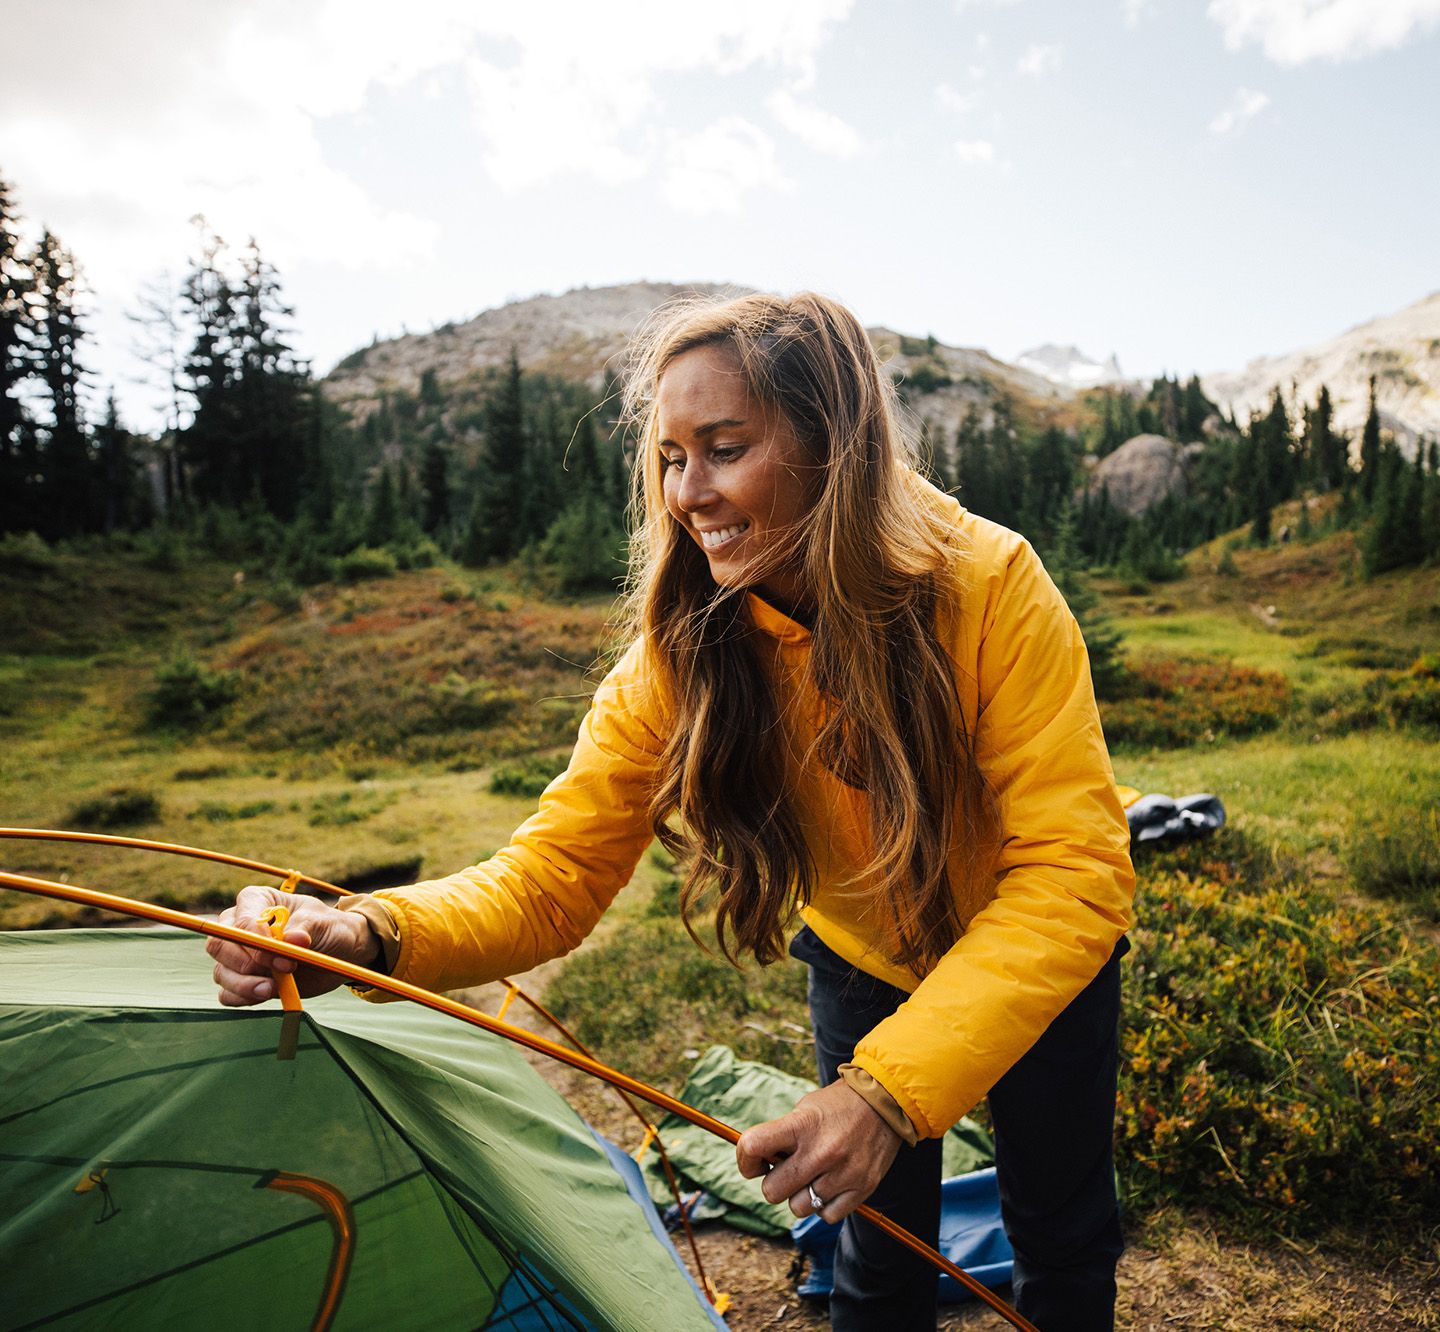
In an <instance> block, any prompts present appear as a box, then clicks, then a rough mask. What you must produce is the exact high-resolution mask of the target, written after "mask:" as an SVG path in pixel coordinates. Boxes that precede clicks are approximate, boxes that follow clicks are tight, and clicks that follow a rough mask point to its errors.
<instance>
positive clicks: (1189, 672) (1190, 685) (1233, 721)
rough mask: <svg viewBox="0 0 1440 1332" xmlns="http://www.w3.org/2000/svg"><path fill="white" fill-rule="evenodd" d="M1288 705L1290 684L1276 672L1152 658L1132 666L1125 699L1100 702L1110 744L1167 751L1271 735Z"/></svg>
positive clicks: (1210, 661)
mask: <svg viewBox="0 0 1440 1332" xmlns="http://www.w3.org/2000/svg"><path fill="white" fill-rule="evenodd" d="M1290 701H1291V691H1290V685H1289V682H1288V681H1287V680H1286V679H1285V677H1284V676H1283V675H1280V674H1278V673H1276V672H1274V671H1257V670H1252V669H1250V668H1249V667H1246V666H1236V665H1235V664H1234V663H1233V662H1230V661H1216V660H1213V659H1205V660H1197V659H1191V658H1186V657H1161V656H1150V657H1142V658H1138V659H1136V660H1135V661H1133V662H1131V663H1130V665H1129V679H1128V682H1127V685H1126V688H1125V691H1124V693H1123V695H1122V696H1121V697H1119V698H1114V699H1109V700H1106V701H1104V702H1102V703H1101V706H1100V714H1101V717H1102V719H1103V720H1104V723H1105V736H1106V739H1107V740H1108V741H1109V742H1110V743H1111V744H1130V745H1146V746H1151V747H1155V748H1166V747H1176V746H1180V745H1191V744H1196V743H1198V742H1202V741H1203V742H1209V741H1214V740H1217V739H1220V738H1221V737H1222V736H1223V737H1228V738H1234V737H1237V736H1245V735H1255V734H1257V733H1258V732H1261V731H1268V730H1272V729H1274V728H1275V727H1276V726H1278V725H1279V724H1280V723H1281V722H1282V721H1283V720H1284V719H1285V717H1286V715H1287V713H1288V711H1289V707H1290Z"/></svg>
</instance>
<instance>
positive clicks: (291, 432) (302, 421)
mask: <svg viewBox="0 0 1440 1332" xmlns="http://www.w3.org/2000/svg"><path fill="white" fill-rule="evenodd" d="M293 314H294V310H293V309H292V307H290V306H288V305H286V304H285V303H284V301H283V300H282V299H281V296H280V279H279V274H278V273H277V272H276V270H275V268H274V266H273V265H272V264H269V263H267V262H266V261H265V259H264V258H263V257H262V256H261V253H260V247H259V246H258V245H257V244H256V242H255V240H254V239H253V238H252V239H251V241H250V244H249V245H248V246H247V247H246V250H245V254H244V256H243V257H242V260H241V280H240V284H239V286H238V287H237V288H236V290H235V328H234V333H233V342H234V344H235V364H236V369H237V373H236V375H235V378H234V381H233V385H232V389H231V395H230V396H231V397H232V399H233V406H232V408H231V410H230V411H229V412H228V413H227V418H228V421H229V422H231V423H233V426H234V432H235V433H234V439H233V444H232V447H233V448H234V450H235V452H236V453H237V455H238V457H239V458H240V460H241V462H242V465H243V467H244V468H245V470H246V473H247V475H246V476H244V477H242V478H240V484H239V486H238V487H237V490H236V491H235V492H232V494H231V495H230V496H229V498H230V500H231V502H236V501H238V500H241V499H243V498H244V497H245V496H246V495H247V494H250V493H256V492H258V493H259V495H260V497H261V499H262V501H263V503H264V505H265V507H266V508H267V509H268V510H269V512H271V513H273V514H275V515H276V516H277V517H279V518H281V519H285V520H288V519H290V518H293V517H294V516H295V514H296V512H297V511H298V510H299V507H300V490H301V483H302V481H303V479H304V477H305V474H306V472H307V471H308V470H310V469H311V468H312V467H313V465H314V459H313V458H312V457H311V456H310V455H311V453H312V451H313V449H314V448H315V446H316V439H315V429H314V420H313V415H314V410H315V408H314V400H313V390H312V388H311V385H310V375H309V367H308V366H306V365H305V364H304V363H303V362H301V361H299V360H298V359H297V358H296V356H295V354H294V351H293V349H292V348H291V347H290V345H289V343H288V342H287V341H286V337H287V330H286V329H285V327H284V321H287V320H288V319H290V318H291V317H292V316H293Z"/></svg>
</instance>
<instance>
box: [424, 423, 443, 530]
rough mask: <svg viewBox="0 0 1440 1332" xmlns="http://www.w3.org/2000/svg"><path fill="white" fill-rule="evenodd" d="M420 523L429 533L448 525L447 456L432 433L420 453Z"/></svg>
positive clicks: (436, 436)
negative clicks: (422, 451)
mask: <svg viewBox="0 0 1440 1332" xmlns="http://www.w3.org/2000/svg"><path fill="white" fill-rule="evenodd" d="M420 512H421V516H420V525H421V527H423V528H424V530H425V531H426V532H428V533H430V534H431V535H432V536H433V535H434V534H435V533H437V532H443V531H444V530H445V529H446V528H447V527H449V526H450V459H449V455H448V454H447V453H446V451H445V446H444V444H442V443H441V442H440V439H439V436H438V435H437V434H434V433H432V434H431V435H430V436H429V438H427V439H426V441H425V451H424V453H422V454H421V456H420Z"/></svg>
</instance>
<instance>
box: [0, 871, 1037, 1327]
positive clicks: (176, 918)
mask: <svg viewBox="0 0 1440 1332" xmlns="http://www.w3.org/2000/svg"><path fill="white" fill-rule="evenodd" d="M0 887H3V888H14V889H18V890H19V891H20V892H24V893H33V894H36V895H37V896H40V897H51V898H57V899H59V900H60V901H63V902H74V903H76V904H78V905H80V906H91V907H98V908H99V909H101V910H104V911H118V912H120V913H121V914H122V915H128V916H138V917H140V918H142V919H144V920H152V921H155V922H156V923H158V924H161V925H174V926H178V927H179V928H180V929H183V930H190V931H192V932H194V933H196V934H205V935H209V936H210V937H211V938H215V939H227V940H229V941H230V942H231V943H237V944H241V945H243V946H244V947H246V948H260V949H263V951H265V952H267V953H274V954H276V955H277V956H280V957H288V958H291V959H293V960H294V961H296V962H303V963H306V964H307V965H309V966H312V967H318V968H320V970H322V971H328V972H331V973H332V974H333V975H336V976H340V977H341V978H342V979H344V980H345V981H347V982H348V983H350V984H353V985H364V986H368V987H369V988H371V989H376V990H384V991H385V992H386V993H387V994H393V995H395V996H396V997H397V998H399V999H409V1000H410V1001H411V1002H412V1003H417V1004H420V1005H422V1006H423V1007H425V1008H433V1009H434V1010H435V1011H436V1012H437V1013H445V1014H447V1015H448V1016H450V1017H454V1018H459V1019H460V1021H462V1022H468V1023H469V1024H470V1025H471V1026H472V1027H479V1028H480V1029H481V1030H482V1031H488V1032H490V1033H491V1034H492V1035H495V1036H502V1037H504V1038H505V1039H507V1040H510V1041H513V1042H514V1043H515V1044H517V1045H522V1046H524V1047H525V1048H526V1049H528V1050H534V1051H535V1052H536V1053H538V1054H544V1055H549V1056H550V1058H552V1059H556V1060H558V1061H559V1062H560V1063H562V1064H568V1065H569V1066H570V1067H571V1068H574V1069H578V1070H579V1071H580V1072H582V1073H588V1074H590V1076H591V1077H595V1078H599V1079H600V1080H601V1081H602V1082H608V1083H609V1084H610V1085H611V1086H612V1087H618V1088H620V1089H621V1090H622V1091H627V1092H629V1093H630V1094H631V1095H632V1096H636V1097H638V1098H639V1099H640V1100H642V1101H648V1102H649V1103H650V1104H651V1105H654V1106H658V1107H659V1108H660V1109H662V1110H666V1111H668V1112H669V1113H671V1114H673V1115H676V1116H678V1117H679V1118H681V1119H684V1120H686V1121H688V1122H689V1123H691V1124H694V1125H695V1127H696V1128H701V1129H704V1130H705V1131H706V1132H707V1133H712V1134H714V1135H715V1136H716V1137H717V1138H723V1139H724V1140H725V1141H726V1142H728V1143H731V1144H732V1145H733V1144H734V1143H736V1142H738V1141H739V1139H740V1133H739V1130H737V1129H734V1128H732V1127H731V1126H730V1125H729V1124H726V1123H724V1122H722V1121H721V1120H718V1119H715V1118H712V1117H711V1116H710V1115H707V1114H705V1113H704V1112H703V1111H701V1110H696V1109H695V1108H694V1107H693V1106H690V1105H687V1104H686V1103H685V1102H684V1101H681V1100H679V1099H677V1098H676V1097H674V1096H671V1095H669V1094H668V1093H667V1092H663V1091H661V1090H660V1089H659V1088H658V1087H652V1086H650V1085H649V1084H648V1083H645V1082H641V1081H640V1080H639V1079H638V1078H632V1077H631V1076H630V1075H629V1074H628V1073H622V1072H621V1071H620V1070H619V1069H615V1068H611V1067H610V1066H609V1065H607V1064H604V1063H601V1062H600V1060H598V1059H594V1058H592V1057H590V1056H589V1055H583V1054H580V1053H579V1052H578V1051H576V1050H571V1049H568V1048H567V1047H566V1046H563V1045H560V1044H558V1043H557V1042H555V1041H552V1040H549V1039H548V1038H546V1037H544V1036H540V1035H537V1034H536V1033H535V1032H531V1031H526V1030H524V1029H523V1028H521V1027H516V1026H512V1025H511V1024H510V1023H508V1022H501V1021H498V1020H497V1019H495V1018H492V1017H491V1016H490V1015H489V1014H488V1013H481V1012H479V1011H478V1010H476V1009H473V1008H468V1007H467V1006H466V1005H464V1004H461V1003H457V1002H456V1001H455V1000H454V999H449V998H446V997H445V996H444V995H439V994H432V993H431V992H430V991H429V990H425V989H422V988H421V987H420V986H418V985H411V984H410V983H409V982H408V981H402V980H397V979H396V978H395V977H393V976H386V975H384V974H382V973H381V972H378V971H371V970H370V969H369V968H368V967H362V966H357V965H356V964H355V963H353V962H345V961H342V960H341V959H340V958H336V957H329V956H327V955H326V954H325V953H317V952H315V951H314V950H313V949H310V948H301V947H300V946H299V945H298V944H292V943H286V942H285V941H284V940H283V939H272V938H268V937H265V936H262V935H256V934H252V933H250V932H249V931H248V930H239V929H236V928H235V927H234V926H233V925H222V924H220V922H219V921H212V920H203V919H201V918H200V917H199V916H192V915H190V914H189V913H188V912H184V911H175V910H172V909H171V908H170V907H163V906H157V905H156V904H155V903H153V902H136V901H132V900H131V899H129V898H124V897H116V896H115V895H114V894H112V893H102V892H99V891H97V890H96V889H93V888H82V887H80V886H78V885H77V884H68V883H54V882H52V881H50V880H49V879H35V878H31V877H30V876H28V875H24V874H8V873H3V872H0ZM855 1215H856V1216H858V1217H861V1218H863V1219H864V1220H866V1221H868V1222H870V1224H871V1225H873V1226H874V1227H876V1229H878V1230H880V1231H882V1232H883V1233H884V1234H886V1235H888V1236H889V1237H890V1238H891V1239H893V1240H895V1241H896V1242H897V1243H899V1244H901V1245H903V1246H904V1247H905V1248H907V1249H909V1250H910V1251H911V1252H912V1253H914V1254H916V1255H918V1256H919V1257H921V1258H924V1259H925V1260H926V1261H927V1262H929V1263H930V1264H931V1265H932V1266H934V1267H937V1268H939V1270H940V1271H942V1272H944V1273H945V1274H946V1275H947V1276H949V1277H952V1278H953V1279H954V1280H956V1281H958V1282H959V1283H960V1284H961V1285H962V1286H964V1287H965V1288H966V1289H967V1290H968V1291H970V1293H971V1294H972V1295H974V1296H975V1298H976V1299H978V1300H980V1301H982V1302H983V1303H984V1304H986V1305H988V1306H989V1307H990V1308H991V1309H993V1310H994V1311H995V1312H996V1313H998V1314H999V1315H1000V1316H1001V1317H1002V1318H1004V1319H1005V1321H1006V1322H1007V1323H1009V1324H1010V1325H1011V1326H1012V1327H1016V1328H1020V1329H1021V1330H1022V1332H1039V1329H1038V1328H1036V1327H1035V1325H1034V1324H1033V1323H1031V1322H1030V1321H1029V1320H1028V1319H1027V1318H1025V1316H1024V1315H1023V1314H1020V1313H1018V1312H1016V1310H1014V1309H1012V1308H1011V1307H1010V1305H1008V1304H1007V1303H1006V1302H1005V1301H1004V1300H1002V1299H1001V1298H1000V1297H999V1296H998V1295H996V1294H995V1293H994V1292H993V1291H991V1290H990V1289H988V1288H987V1287H986V1286H984V1285H983V1284H982V1283H981V1282H979V1281H977V1280H976V1279H975V1278H974V1277H972V1276H971V1275H970V1274H969V1273H968V1272H966V1271H965V1270H964V1269H963V1268H962V1267H960V1266H959V1265H958V1264H956V1263H952V1262H951V1261H950V1259H948V1258H947V1257H945V1255H944V1254H942V1253H940V1252H939V1251H938V1250H936V1249H932V1248H931V1247H930V1246H929V1245H928V1244H926V1243H925V1242H924V1241H923V1240H919V1239H916V1237H915V1236H914V1235H912V1234H911V1233H910V1232H909V1231H908V1230H906V1229H905V1228H904V1227H903V1226H899V1225H897V1224H896V1223H895V1222H894V1221H892V1220H890V1218H889V1217H887V1216H885V1215H883V1214H882V1213H880V1212H877V1211H875V1209H874V1208H872V1207H870V1206H868V1205H862V1206H860V1207H857V1208H856V1209H855Z"/></svg>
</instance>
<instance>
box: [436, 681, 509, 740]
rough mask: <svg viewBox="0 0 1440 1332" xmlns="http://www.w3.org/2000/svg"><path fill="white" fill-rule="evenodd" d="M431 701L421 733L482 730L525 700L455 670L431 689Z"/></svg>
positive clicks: (502, 719)
mask: <svg viewBox="0 0 1440 1332" xmlns="http://www.w3.org/2000/svg"><path fill="white" fill-rule="evenodd" d="M430 699H431V702H432V704H433V708H432V710H431V712H430V715H429V716H428V717H427V718H425V719H424V720H423V723H422V725H421V727H420V728H419V729H421V730H422V731H437V732H443V731H460V730H485V729H486V728H487V727H490V726H494V725H495V724H496V723H497V722H501V721H504V720H505V719H506V718H507V717H509V716H510V714H511V713H513V712H514V711H515V710H516V709H517V708H519V707H520V706H521V705H522V704H524V702H525V701H526V700H525V695H524V693H522V692H521V691H520V690H518V689H512V688H509V687H507V686H505V685H496V684H491V682H490V681H489V680H485V679H478V680H467V679H466V678H465V677H464V676H463V675H460V674H459V673H458V672H456V671H451V672H450V674H449V675H447V676H446V677H445V678H444V679H443V680H442V681H440V682H439V683H438V684H433V685H431V686H430Z"/></svg>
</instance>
